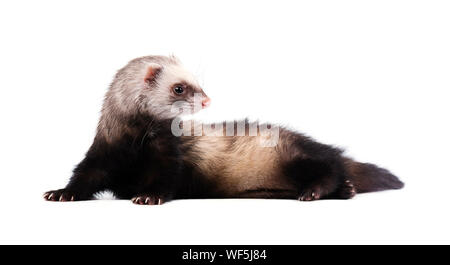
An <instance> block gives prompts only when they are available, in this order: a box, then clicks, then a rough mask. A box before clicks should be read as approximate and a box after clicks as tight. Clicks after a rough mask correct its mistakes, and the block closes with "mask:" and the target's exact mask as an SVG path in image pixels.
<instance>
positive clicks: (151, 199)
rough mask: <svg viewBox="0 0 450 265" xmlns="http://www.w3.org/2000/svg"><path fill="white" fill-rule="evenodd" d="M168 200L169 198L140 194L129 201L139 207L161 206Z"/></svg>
mask: <svg viewBox="0 0 450 265" xmlns="http://www.w3.org/2000/svg"><path fill="white" fill-rule="evenodd" d="M169 200H170V199H169V197H166V196H159V195H150V194H141V195H138V196H136V197H133V198H132V199H131V201H132V202H133V203H134V204H141V205H161V204H163V203H165V202H167V201H169Z"/></svg>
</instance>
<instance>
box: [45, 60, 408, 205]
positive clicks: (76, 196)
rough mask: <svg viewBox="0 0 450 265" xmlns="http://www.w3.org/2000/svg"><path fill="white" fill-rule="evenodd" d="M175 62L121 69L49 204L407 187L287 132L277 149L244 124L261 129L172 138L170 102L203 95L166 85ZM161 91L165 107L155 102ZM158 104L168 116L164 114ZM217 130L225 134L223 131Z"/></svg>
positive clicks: (315, 194) (346, 193)
mask: <svg viewBox="0 0 450 265" xmlns="http://www.w3.org/2000/svg"><path fill="white" fill-rule="evenodd" d="M177 63H178V62H177V61H176V60H175V59H172V58H166V57H143V58H140V59H136V60H133V61H131V62H130V64H129V65H128V66H126V67H125V68H124V69H122V70H120V71H119V73H118V74H117V76H116V79H115V81H114V82H113V84H112V85H111V89H110V91H109V92H108V94H107V97H106V99H105V104H104V107H103V111H102V117H101V120H100V122H99V126H98V131H97V135H96V137H95V139H94V142H93V144H92V146H91V147H90V149H89V150H88V152H87V153H86V157H85V158H84V159H83V160H82V161H81V162H80V163H79V164H78V165H77V167H76V168H75V170H74V173H73V176H72V178H71V179H70V182H69V184H68V185H67V186H66V187H65V188H64V189H60V190H54V191H49V192H47V193H46V194H45V195H44V197H45V199H47V200H51V201H70V200H88V199H92V198H93V195H94V194H95V193H97V192H99V191H103V190H110V191H112V192H113V193H114V194H115V195H116V196H117V197H118V198H123V199H131V198H133V202H134V203H138V204H161V203H164V202H166V201H169V200H172V199H188V198H283V199H300V200H307V201H309V200H316V199H321V198H322V199H327V198H328V199H348V198H351V197H353V196H354V195H355V193H356V192H369V191H378V190H384V189H398V188H401V187H403V183H402V182H401V181H400V180H398V178H397V177H395V176H394V175H392V174H391V173H390V172H389V171H387V170H385V169H382V168H379V167H377V166H375V165H372V164H364V163H359V162H355V161H353V160H352V159H349V158H347V157H345V156H343V151H342V150H341V149H338V148H335V147H332V146H329V145H324V144H321V143H318V142H316V141H314V140H312V139H311V138H309V137H306V136H304V135H302V134H299V133H297V132H294V131H290V130H287V129H284V128H280V131H279V140H278V142H277V144H276V145H275V146H273V147H262V146H260V145H259V144H258V143H259V141H260V140H261V139H262V138H264V137H265V136H267V135H265V133H264V132H262V131H260V130H259V129H258V130H257V131H256V132H257V135H256V136H252V135H250V126H253V125H257V124H252V123H249V122H247V121H245V122H244V124H245V129H244V131H243V132H244V133H245V135H244V136H239V135H238V133H237V124H234V125H232V126H231V127H229V129H234V134H232V135H231V136H210V135H209V134H208V133H206V131H205V130H202V131H201V132H202V135H201V136H182V137H176V136H174V135H173V134H172V132H171V124H172V118H167V117H168V116H169V114H168V113H167V108H166V105H168V104H169V103H171V102H175V101H177V100H180V99H185V100H186V101H188V102H191V101H192V97H193V93H194V92H200V93H201V94H202V95H203V97H206V95H205V93H204V92H203V90H201V88H199V86H198V85H197V84H194V83H192V81H191V83H190V81H188V80H181V81H180V80H173V82H171V81H172V80H170V78H175V77H174V76H173V73H174V72H177V71H181V70H180V69H179V67H178V65H177ZM147 65H149V66H147ZM143 67H148V69H144V70H145V71H144V70H142V69H141V68H143ZM167 69H170V71H169V70H167ZM169 73H172V76H170V75H169ZM182 74H184V73H182ZM133 75H136V77H133ZM162 84H166V85H165V86H167V87H163V85H162ZM180 84H181V85H182V86H183V87H184V90H185V93H183V94H182V95H177V94H174V93H173V87H174V86H176V85H180ZM140 87H142V88H140ZM138 88H139V89H138ZM166 93H167V99H166V100H167V101H170V102H166V101H164V100H160V99H158V98H154V97H155V96H156V95H160V96H161V95H166ZM169 94H170V95H169ZM152 97H153V98H152ZM130 99H133V100H135V101H132V100H130ZM155 102H156V103H155ZM149 104H161V106H159V105H150V106H149ZM163 107H165V108H166V109H165V112H164V111H163V112H160V109H162V108H163ZM153 112H156V113H153ZM214 130H216V131H220V132H222V135H226V132H227V129H226V124H225V123H224V124H223V127H222V128H214V129H213V131H214Z"/></svg>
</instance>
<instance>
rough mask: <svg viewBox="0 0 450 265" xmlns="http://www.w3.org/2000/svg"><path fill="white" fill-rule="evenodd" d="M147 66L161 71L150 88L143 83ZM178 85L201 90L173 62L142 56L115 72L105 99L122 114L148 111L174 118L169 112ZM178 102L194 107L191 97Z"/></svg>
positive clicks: (192, 76) (161, 58) (180, 66)
mask: <svg viewBox="0 0 450 265" xmlns="http://www.w3.org/2000/svg"><path fill="white" fill-rule="evenodd" d="M150 67H152V68H155V69H156V68H160V69H161V72H160V73H159V74H158V75H157V79H156V82H155V83H154V84H151V85H149V84H148V82H147V81H146V80H145V77H146V75H147V74H148V69H149V68H150ZM177 83H184V84H189V85H190V86H192V87H195V88H199V87H200V86H199V84H198V81H197V79H196V78H195V77H194V75H193V74H192V73H190V72H189V71H187V70H186V69H185V68H184V67H183V66H182V65H181V64H180V63H179V62H178V61H177V60H176V59H174V58H172V57H142V58H138V59H135V60H133V61H131V62H130V63H129V64H128V65H127V66H125V67H124V68H123V69H121V70H120V71H119V72H118V73H117V75H116V78H115V79H114V82H113V84H112V85H111V89H110V91H109V92H108V95H107V98H108V97H111V98H112V101H113V102H110V103H113V104H114V108H116V109H119V110H120V111H121V112H123V113H125V114H130V113H137V112H141V113H142V112H147V113H148V114H151V115H154V116H156V117H158V118H162V119H170V118H175V117H176V116H178V114H177V113H173V112H172V111H171V106H172V103H173V102H174V95H173V92H172V91H171V90H172V87H173V85H174V84H177ZM177 100H180V99H177ZM181 100H184V101H185V107H191V108H193V106H194V102H193V97H192V99H191V97H190V96H188V95H186V96H184V97H183V98H182V99H181ZM105 106H106V108H107V107H108V106H107V105H105Z"/></svg>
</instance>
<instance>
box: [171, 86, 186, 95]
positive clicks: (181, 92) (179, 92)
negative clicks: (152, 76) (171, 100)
mask: <svg viewBox="0 0 450 265" xmlns="http://www.w3.org/2000/svg"><path fill="white" fill-rule="evenodd" d="M173 91H174V92H175V93H177V94H183V92H184V88H183V87H182V86H175V87H174V88H173Z"/></svg>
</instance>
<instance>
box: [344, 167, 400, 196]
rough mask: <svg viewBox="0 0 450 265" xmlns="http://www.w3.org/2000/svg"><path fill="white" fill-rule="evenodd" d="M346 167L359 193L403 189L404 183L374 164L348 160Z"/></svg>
mask: <svg viewBox="0 0 450 265" xmlns="http://www.w3.org/2000/svg"><path fill="white" fill-rule="evenodd" d="M344 165H345V169H346V171H347V174H348V176H349V178H350V180H351V181H352V182H353V185H355V187H356V192H357V193H363V192H371V191H381V190H389V189H401V188H403V186H404V184H403V182H402V181H400V180H399V179H398V178H397V177H396V176H395V175H393V174H392V173H391V172H389V171H388V170H386V169H384V168H380V167H378V166H376V165H374V164H369V163H360V162H356V161H354V160H352V159H349V158H346V159H345V162H344Z"/></svg>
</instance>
